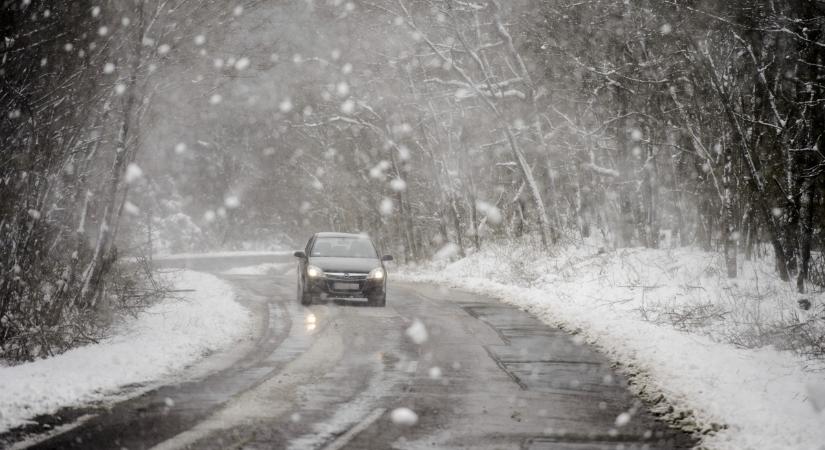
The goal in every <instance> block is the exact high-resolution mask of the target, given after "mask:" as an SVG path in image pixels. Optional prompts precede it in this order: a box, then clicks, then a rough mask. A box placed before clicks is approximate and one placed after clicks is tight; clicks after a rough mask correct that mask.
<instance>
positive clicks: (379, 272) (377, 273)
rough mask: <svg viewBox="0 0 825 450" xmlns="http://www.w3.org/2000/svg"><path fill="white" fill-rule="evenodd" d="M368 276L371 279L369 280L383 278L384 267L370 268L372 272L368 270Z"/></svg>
mask: <svg viewBox="0 0 825 450" xmlns="http://www.w3.org/2000/svg"><path fill="white" fill-rule="evenodd" d="M368 278H369V279H371V280H381V279H383V278H384V269H382V268H380V267H379V268H377V269H372V272H370V274H369V277H368Z"/></svg>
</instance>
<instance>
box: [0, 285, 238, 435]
mask: <svg viewBox="0 0 825 450" xmlns="http://www.w3.org/2000/svg"><path fill="white" fill-rule="evenodd" d="M165 276H168V277H169V278H170V281H172V282H173V284H174V286H175V287H176V289H196V291H195V292H185V293H182V294H179V295H178V297H177V298H168V299H166V300H164V301H162V302H160V303H158V304H157V305H154V306H152V307H151V308H148V309H147V310H146V311H143V312H142V313H140V314H139V315H138V317H137V318H136V319H134V320H131V321H128V322H124V323H123V324H121V325H119V326H118V327H117V328H116V329H115V332H114V333H113V335H112V337H110V338H108V339H106V340H105V341H103V342H101V343H99V344H93V345H88V346H85V347H81V348H77V349H73V350H70V351H68V352H66V353H63V354H61V355H58V356H55V357H53V358H48V359H43V360H39V361H35V362H31V363H26V364H22V365H18V366H11V367H0V386H2V388H0V432H2V431H6V430H8V429H10V428H12V427H16V426H20V425H23V424H24V423H26V421H27V419H29V418H32V417H34V416H37V415H40V414H48V413H53V412H55V411H57V410H58V409H59V408H61V407H65V406H79V405H83V404H88V403H90V402H96V401H101V400H105V399H107V398H108V397H110V396H112V395H114V394H118V390H119V389H120V388H121V387H123V386H126V385H132V384H146V383H150V382H155V381H158V380H161V379H163V378H165V377H168V376H171V375H174V374H176V373H178V372H180V371H181V370H182V369H184V368H185V367H187V366H189V365H190V364H192V363H193V362H195V361H196V360H198V359H200V358H202V357H203V356H205V355H207V354H209V353H210V352H213V351H216V350H218V349H220V348H222V347H225V346H227V345H229V344H231V343H233V342H236V341H238V340H241V339H245V338H247V337H248V336H249V331H248V330H250V329H251V328H252V326H251V322H252V321H251V315H250V313H249V311H248V310H246V309H245V308H244V307H242V306H241V305H240V304H238V303H237V302H235V301H234V293H233V291H232V288H231V287H230V286H229V285H228V284H227V283H225V282H224V281H221V280H220V279H218V278H217V277H215V276H212V275H208V274H204V273H199V272H192V271H178V272H173V273H168V274H166V275H165Z"/></svg>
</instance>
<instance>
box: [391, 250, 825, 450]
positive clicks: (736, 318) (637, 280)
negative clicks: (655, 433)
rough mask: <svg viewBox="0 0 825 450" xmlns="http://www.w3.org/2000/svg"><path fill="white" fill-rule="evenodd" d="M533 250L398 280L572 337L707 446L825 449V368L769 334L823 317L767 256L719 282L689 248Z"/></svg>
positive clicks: (439, 264) (437, 264) (705, 258)
mask: <svg viewBox="0 0 825 450" xmlns="http://www.w3.org/2000/svg"><path fill="white" fill-rule="evenodd" d="M538 247H539V246H538V245H530V244H529V243H520V244H513V243H509V244H489V245H488V246H487V247H485V248H484V249H483V250H482V251H481V252H478V253H476V254H473V255H471V256H468V257H466V258H463V259H459V260H458V261H454V262H449V261H447V259H449V258H450V256H451V253H453V252H452V250H451V249H449V248H448V249H445V251H444V252H441V255H440V256H442V259H441V260H437V261H434V262H431V263H428V264H425V265H422V266H418V267H406V268H404V269H403V270H402V271H401V273H399V274H397V276H396V278H397V279H402V280H407V281H417V282H437V283H443V284H447V285H450V286H454V287H460V288H464V289H467V290H470V291H474V292H479V293H484V294H489V295H492V296H496V297H498V298H500V299H501V300H502V301H504V302H507V303H511V304H514V305H517V306H519V307H521V308H524V309H526V310H528V311H530V312H531V313H533V314H535V315H536V316H537V317H539V318H541V319H542V320H544V321H545V322H547V323H550V324H553V325H558V326H561V327H563V328H565V329H567V330H570V331H572V332H578V333H580V335H581V336H583V337H584V338H585V339H586V340H587V341H589V342H592V343H593V344H595V345H596V346H598V347H600V348H601V349H602V350H603V351H604V352H605V353H606V354H607V355H608V356H609V357H611V358H612V359H613V360H615V361H617V362H619V363H621V366H622V367H624V369H625V371H626V372H627V373H628V375H629V376H630V377H631V378H632V380H633V389H634V390H636V391H637V392H638V393H640V394H642V395H644V396H645V397H646V398H647V399H649V400H652V401H654V402H655V400H656V399H657V397H660V396H661V395H663V396H664V401H660V402H658V404H657V405H656V408H658V409H660V410H664V411H666V410H667V408H668V407H669V406H673V407H674V408H675V411H674V412H672V413H670V414H667V415H668V416H669V417H670V418H671V419H673V420H675V421H677V422H678V423H680V425H682V426H684V427H686V428H692V427H691V423H693V422H695V423H696V425H695V429H696V430H697V431H699V432H708V431H710V430H713V429H719V428H722V429H721V430H719V431H718V432H717V433H710V434H709V435H707V436H706V437H705V438H704V440H703V445H704V446H706V447H709V448H715V449H731V450H733V449H736V450H744V449H767V448H770V449H794V450H797V449H799V450H821V449H825V411H824V410H825V367H823V365H822V364H821V363H819V362H815V361H812V360H807V359H805V358H803V357H801V356H798V354H797V353H794V352H791V351H788V350H780V349H778V347H777V345H780V346H787V347H788V348H791V347H794V348H796V349H797V350H804V346H803V347H801V346H800V344H799V343H798V342H797V343H796V344H794V343H793V342H791V341H792V339H791V338H790V337H788V336H783V335H782V333H780V332H779V330H783V329H785V330H787V326H788V325H790V324H793V323H799V322H800V321H804V320H805V319H807V318H808V317H809V314H813V313H815V312H819V313H820V314H822V312H823V308H825V306H823V304H825V302H823V299H824V298H825V296H823V295H822V293H819V294H815V295H808V296H805V297H804V298H805V299H808V300H810V301H811V302H812V303H813V305H812V307H811V309H810V312H805V311H802V310H801V309H800V308H799V307H798V305H797V301H798V300H800V297H799V295H798V294H795V293H794V291H793V286H791V285H790V284H786V283H783V282H781V281H780V280H778V279H777V278H776V276H775V275H774V274H773V270H772V268H771V267H770V262H769V261H765V260H760V261H757V262H754V263H751V262H747V263H746V262H744V261H741V264H740V268H741V272H740V277H739V278H738V279H736V280H728V279H727V278H726V277H725V275H724V266H723V264H722V261H721V258H719V257H718V256H717V255H716V254H710V253H706V252H702V251H699V250H696V249H674V250H649V249H625V250H618V251H606V252H605V251H603V250H601V249H599V247H598V245H597V244H593V245H587V244H586V243H585V244H584V245H582V244H577V245H576V246H575V248H574V247H570V248H569V249H562V250H557V251H556V254H555V255H553V256H542V255H541V254H540V253H539V252H537V251H536V250H535V249H536V248H538ZM824 325H825V324H824ZM771 343H773V345H770V344H771ZM734 344H738V345H734ZM722 425H723V426H725V427H726V428H723V427H722Z"/></svg>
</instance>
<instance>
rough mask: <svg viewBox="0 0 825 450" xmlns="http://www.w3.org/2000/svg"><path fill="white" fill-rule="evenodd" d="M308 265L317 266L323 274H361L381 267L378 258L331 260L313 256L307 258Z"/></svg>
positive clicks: (330, 258)
mask: <svg viewBox="0 0 825 450" xmlns="http://www.w3.org/2000/svg"><path fill="white" fill-rule="evenodd" d="M309 263H310V264H312V265H313V266H318V268H319V269H321V270H323V271H324V272H362V273H367V272H369V271H370V270H372V269H375V268H376V267H381V261H380V260H379V259H378V258H332V257H319V256H315V257H312V258H309Z"/></svg>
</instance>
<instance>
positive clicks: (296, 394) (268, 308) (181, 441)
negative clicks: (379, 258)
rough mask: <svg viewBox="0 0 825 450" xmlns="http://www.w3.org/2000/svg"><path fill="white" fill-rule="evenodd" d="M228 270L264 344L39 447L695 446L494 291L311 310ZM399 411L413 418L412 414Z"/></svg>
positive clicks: (415, 292) (433, 293) (409, 294)
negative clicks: (416, 329) (419, 327)
mask: <svg viewBox="0 0 825 450" xmlns="http://www.w3.org/2000/svg"><path fill="white" fill-rule="evenodd" d="M292 270H294V269H292ZM222 276H223V277H225V278H226V279H227V280H229V281H230V282H232V283H233V284H234V285H235V286H236V287H237V288H238V292H239V294H240V296H239V297H240V300H241V301H243V302H244V304H246V305H247V307H248V308H250V310H252V311H253V312H254V313H255V315H256V317H258V319H259V327H260V332H259V337H258V340H257V341H256V343H255V345H254V346H251V347H250V348H248V349H246V350H245V351H246V353H244V354H242V355H238V356H237V361H236V362H235V363H234V364H233V365H232V366H231V367H229V368H227V369H224V370H220V371H217V372H215V373H212V374H209V375H207V376H205V377H202V378H200V379H197V380H191V381H187V382H182V383H180V384H176V385H170V386H164V387H162V388H159V389H155V390H152V391H151V392H147V393H145V394H143V395H141V396H139V397H137V398H134V399H131V400H128V401H124V402H122V403H119V404H116V405H114V406H113V407H111V408H107V409H100V408H98V409H91V410H85V411H83V413H82V414H81V413H79V412H75V413H71V412H69V413H68V414H66V416H67V417H77V416H83V418H82V420H80V421H78V422H76V423H75V424H74V425H72V426H68V427H66V431H65V432H63V433H61V434H57V435H52V436H50V437H49V438H46V439H44V440H41V441H40V442H38V443H36V444H34V445H32V446H31V448H83V449H98V448H99V449H104V448H105V449H109V448H128V449H145V448H157V449H179V448H197V449H203V448H206V449H212V448H214V449H223V448H249V449H254V448H283V449H305V448H306V449H330V450H335V449H341V448H348V449H387V448H399V449H419V448H428V449H433V448H437V449H458V448H473V449H560V450H574V449H575V450H578V449H614V448H625V449H631V448H650V449H656V448H662V449H671V448H689V447H691V446H692V445H693V444H694V443H695V441H694V440H693V439H692V438H691V437H690V436H689V435H686V434H683V433H681V432H678V431H675V430H671V429H669V428H668V427H666V426H665V425H664V424H662V423H661V422H659V421H657V420H656V419H655V418H654V417H653V416H652V415H651V414H649V413H648V412H647V411H646V409H645V408H644V406H643V405H642V404H641V403H640V402H639V401H638V400H636V399H635V398H634V397H633V396H632V395H631V394H630V393H629V392H628V391H627V389H626V387H625V381H624V380H623V378H622V377H621V376H619V375H618V374H616V373H614V372H613V371H612V370H611V368H610V364H609V362H608V361H607V360H606V359H605V358H604V357H603V356H601V355H600V354H598V353H596V352H595V351H593V350H592V349H590V348H589V347H587V346H586V345H582V344H581V343H579V342H577V341H576V340H575V339H573V338H571V337H570V336H569V335H567V334H565V333H563V332H561V331H559V330H556V329H553V328H551V327H548V326H547V325H544V324H543V323H541V322H540V321H538V320H537V319H535V318H533V317H531V316H529V315H528V314H526V313H524V312H522V311H520V310H517V309H515V308H513V307H511V306H508V305H504V304H502V303H500V302H498V301H496V300H495V299H491V298H486V297H482V296H478V295H476V294H469V293H465V292H462V291H457V290H451V289H444V288H439V287H435V286H428V285H419V284H405V283H390V287H389V292H390V293H389V296H388V299H387V307H386V308H369V307H362V306H359V305H353V304H334V303H330V304H318V305H312V306H310V307H303V306H301V305H300V304H299V303H298V302H297V300H296V299H295V281H294V272H293V273H292V274H291V273H290V271H289V270H286V269H285V270H284V272H283V273H280V274H268V275H262V276H241V275H237V276H229V275H222ZM415 321H420V322H421V323H422V324H423V325H424V328H425V330H426V340H424V341H423V342H419V343H416V342H414V341H413V339H412V338H411V337H410V336H409V334H408V333H407V332H406V331H407V330H408V329H409V328H410V326H411V325H412V324H413V323H414V322H415ZM422 334H423V333H418V334H417V335H416V337H418V338H421V337H423V336H422ZM243 350H244V349H239V351H243ZM398 408H409V410H411V411H413V412H414V413H415V415H417V420H415V423H412V422H413V420H414V419H415V417H414V416H413V415H411V414H406V415H405V414H402V413H401V412H400V411H396V410H397V409H398ZM394 419H395V420H394ZM617 424H618V425H617ZM619 425H621V426H619Z"/></svg>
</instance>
